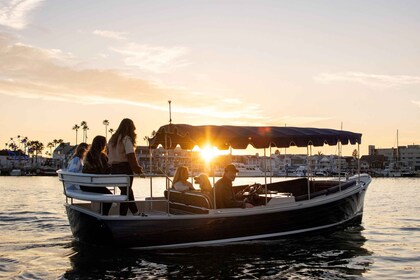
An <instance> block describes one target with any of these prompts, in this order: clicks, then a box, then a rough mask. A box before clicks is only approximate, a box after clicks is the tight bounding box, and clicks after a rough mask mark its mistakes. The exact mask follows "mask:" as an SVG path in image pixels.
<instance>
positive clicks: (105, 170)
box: [80, 135, 112, 215]
mask: <svg viewBox="0 0 420 280" xmlns="http://www.w3.org/2000/svg"><path fill="white" fill-rule="evenodd" d="M110 171H111V168H110V166H109V164H108V157H107V155H106V138H105V137H104V136H101V135H98V136H95V138H93V141H92V145H90V148H89V151H88V152H87V154H86V157H85V161H84V165H83V173H90V174H109V172H110ZM80 189H81V190H83V191H85V192H94V193H104V194H112V192H111V191H110V190H108V189H107V188H106V187H89V186H80ZM111 206H112V203H103V204H102V213H103V214H104V215H108V213H109V210H110V209H111Z"/></svg>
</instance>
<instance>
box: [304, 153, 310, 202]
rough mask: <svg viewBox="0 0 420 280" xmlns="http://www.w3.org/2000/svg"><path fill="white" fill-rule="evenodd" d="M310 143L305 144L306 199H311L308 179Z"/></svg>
mask: <svg viewBox="0 0 420 280" xmlns="http://www.w3.org/2000/svg"><path fill="white" fill-rule="evenodd" d="M310 146H311V145H308V146H306V174H305V175H306V180H307V181H308V200H310V199H311V182H310V180H309V147H310Z"/></svg>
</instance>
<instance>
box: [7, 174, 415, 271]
mask: <svg viewBox="0 0 420 280" xmlns="http://www.w3.org/2000/svg"><path fill="white" fill-rule="evenodd" d="M237 181H238V182H237V183H241V181H242V182H247V183H249V182H253V181H256V182H257V181H259V182H263V179H261V178H255V179H251V181H250V180H249V179H244V178H238V179H237ZM161 182H162V181H161ZM158 185H159V184H155V188H156V190H155V193H154V195H161V193H162V188H160V189H158V188H157V186H158ZM134 188H135V195H136V197H143V196H146V195H147V193H148V192H149V180H148V179H136V180H135V186H134ZM0 198H1V204H0V234H1V235H0V278H1V279H155V278H158V279H168V278H169V279H176V278H189V279H229V278H235V279H420V203H419V202H420V178H417V179H409V178H407V179H406V178H398V179H392V178H381V179H377V178H375V179H373V181H372V183H371V185H370V188H369V190H368V192H367V195H366V200H365V214H364V217H363V223H362V226H360V227H352V228H348V229H346V230H344V231H339V232H330V233H323V234H321V235H317V236H312V237H299V238H289V239H279V240H275V241H260V242H248V243H242V244H238V245H229V246H220V247H204V248H195V249H183V250H169V251H158V252H146V253H145V252H141V251H133V250H120V251H110V250H108V249H101V248H96V247H89V246H82V245H80V244H78V243H77V242H75V241H74V239H73V237H72V235H71V232H70V228H69V226H68V221H67V217H66V215H65V210H64V206H63V202H64V197H63V194H62V185H61V183H60V182H59V181H58V179H57V178H56V177H0Z"/></svg>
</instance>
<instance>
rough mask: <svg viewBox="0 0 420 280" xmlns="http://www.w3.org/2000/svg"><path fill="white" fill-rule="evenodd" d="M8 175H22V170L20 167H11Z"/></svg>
mask: <svg viewBox="0 0 420 280" xmlns="http://www.w3.org/2000/svg"><path fill="white" fill-rule="evenodd" d="M9 174H10V176H22V170H21V169H12V170H10V173H9Z"/></svg>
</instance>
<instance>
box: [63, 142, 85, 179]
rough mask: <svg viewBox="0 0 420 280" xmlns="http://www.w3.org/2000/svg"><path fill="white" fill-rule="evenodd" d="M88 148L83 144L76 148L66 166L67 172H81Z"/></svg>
mask: <svg viewBox="0 0 420 280" xmlns="http://www.w3.org/2000/svg"><path fill="white" fill-rule="evenodd" d="M88 148H89V145H88V144H87V143H84V142H83V143H80V144H79V145H78V146H77V147H76V150H75V151H74V154H73V156H72V157H71V159H70V161H69V163H68V165H67V171H68V172H75V173H81V172H82V169H83V160H84V159H85V156H86V152H87V150H88Z"/></svg>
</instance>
